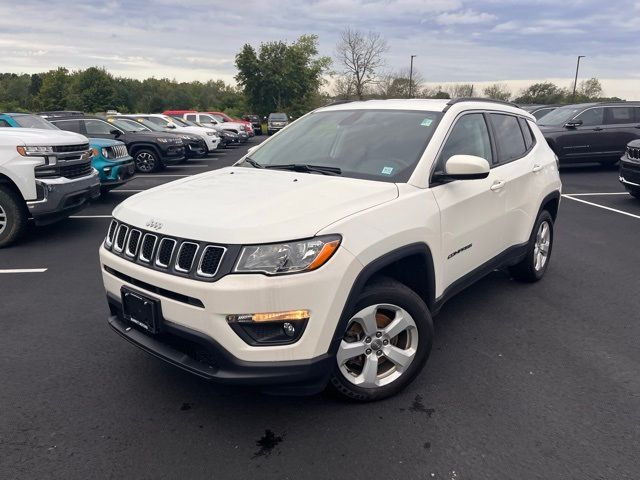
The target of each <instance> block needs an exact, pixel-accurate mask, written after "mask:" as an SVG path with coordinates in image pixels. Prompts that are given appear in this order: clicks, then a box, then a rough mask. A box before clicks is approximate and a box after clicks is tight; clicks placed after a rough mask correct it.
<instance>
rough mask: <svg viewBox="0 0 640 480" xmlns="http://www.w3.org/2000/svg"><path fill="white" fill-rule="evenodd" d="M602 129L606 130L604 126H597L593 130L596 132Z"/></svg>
mask: <svg viewBox="0 0 640 480" xmlns="http://www.w3.org/2000/svg"><path fill="white" fill-rule="evenodd" d="M601 130H604V128H602V127H596V128H594V129H593V131H594V132H599V131H601Z"/></svg>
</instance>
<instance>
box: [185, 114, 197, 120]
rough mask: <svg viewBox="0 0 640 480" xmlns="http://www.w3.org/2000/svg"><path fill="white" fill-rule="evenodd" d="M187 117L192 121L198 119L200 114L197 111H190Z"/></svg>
mask: <svg viewBox="0 0 640 480" xmlns="http://www.w3.org/2000/svg"><path fill="white" fill-rule="evenodd" d="M185 118H186V119H187V120H190V121H192V122H196V121H198V116H197V115H196V114H195V113H189V114H188V115H187V116H186V117H185Z"/></svg>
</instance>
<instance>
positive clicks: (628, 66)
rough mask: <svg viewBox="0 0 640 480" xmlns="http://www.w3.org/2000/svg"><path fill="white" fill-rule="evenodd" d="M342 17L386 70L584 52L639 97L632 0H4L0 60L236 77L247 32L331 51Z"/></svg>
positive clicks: (549, 62) (481, 75) (473, 76)
mask: <svg viewBox="0 0 640 480" xmlns="http://www.w3.org/2000/svg"><path fill="white" fill-rule="evenodd" d="M345 26H352V27H354V28H358V29H362V30H369V29H371V30H375V31H377V32H380V33H381V34H382V35H383V36H384V37H385V38H386V39H387V41H388V43H389V46H390V51H389V53H388V55H387V67H388V68H389V69H400V68H406V67H408V64H409V56H410V55H411V54H415V55H417V58H416V59H415V64H414V65H415V68H416V69H417V70H419V71H420V73H421V74H422V76H423V77H424V78H425V80H427V81H429V82H433V83H441V82H486V81H503V82H507V81H508V83H509V84H510V86H511V87H512V88H513V89H514V90H517V89H518V88H520V87H521V85H524V84H526V82H522V80H533V79H535V80H542V79H556V80H557V81H559V82H565V83H567V82H570V81H571V80H569V79H571V78H572V76H573V73H574V69H575V61H576V56H577V55H586V56H587V58H586V59H584V60H583V63H582V67H581V74H580V77H581V78H587V77H593V76H595V77H598V78H600V79H603V80H604V82H603V83H604V86H605V93H606V94H608V95H618V96H623V97H626V98H628V99H631V98H635V99H640V48H639V42H638V41H639V40H640V0H612V1H603V0H598V1H595V0H594V1H592V0H538V1H524V0H522V1H519V0H474V1H468V0H380V1H378V0H314V1H308V0H280V1H268V0H242V1H219V0H218V1H215V2H214V1H210V0H158V1H144V0H102V1H86V2H73V1H71V0H18V1H8V0H2V1H1V2H0V71H3V72H27V73H33V72H40V71H46V70H49V69H51V68H55V67H57V66H66V67H68V68H71V69H77V68H85V67H89V66H92V65H98V66H104V67H106V68H107V69H108V70H109V71H111V72H112V73H114V74H116V75H122V76H129V77H135V78H145V77H149V76H155V77H169V78H175V79H177V80H185V81H188V80H206V79H210V78H214V79H223V80H225V81H228V82H232V81H233V76H234V75H235V68H234V57H235V54H236V53H237V52H238V51H239V50H240V48H241V47H242V45H243V44H245V43H251V44H252V45H254V46H258V45H259V44H260V42H265V41H271V40H287V41H294V40H295V39H296V38H297V37H298V36H299V35H301V34H305V33H314V34H317V35H318V36H319V39H320V50H321V53H322V54H324V55H329V56H331V55H332V54H333V53H334V51H335V44H336V41H337V37H338V35H339V32H340V30H341V29H342V28H344V27H345ZM334 68H337V66H335V65H334ZM567 86H568V83H567Z"/></svg>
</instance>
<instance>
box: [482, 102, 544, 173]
mask: <svg viewBox="0 0 640 480" xmlns="http://www.w3.org/2000/svg"><path fill="white" fill-rule="evenodd" d="M489 113H490V114H496V115H507V116H509V117H515V118H516V120H517V122H518V127H519V128H520V135H522V142H523V143H524V146H525V148H526V147H527V142H526V140H525V138H524V133H523V131H522V124H521V123H520V119H521V118H522V119H523V120H524V121H525V122H527V126H528V127H529V131H530V132H531V137H532V138H533V143H532V144H531V147H529V148H527V149H526V150H525V151H524V153H523V154H522V155H520V156H519V157H515V158H510V159H509V160H506V161H500V156H499V151H498V156H497V157H496V159H497V162H496V163H494V165H493V167H501V166H503V165H508V164H510V163H512V162H516V161H518V160H522V159H523V158H524V157H526V156H527V155H529V153H531V150H533V149H534V148H535V146H536V136H535V135H534V134H533V131H532V130H531V127H530V126H529V123H528V119H527V118H526V117H524V116H522V115H515V114H513V113H510V112H497V111H491V112H489ZM487 120H488V121H489V122H488V123H489V128H490V130H491V136H492V137H494V136H496V132H495V131H494V129H493V124H492V123H491V121H490V120H491V119H490V118H487ZM496 138H497V137H496ZM496 150H499V149H498V145H497V142H496ZM493 167H492V168H493Z"/></svg>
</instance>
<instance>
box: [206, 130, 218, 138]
mask: <svg viewBox="0 0 640 480" xmlns="http://www.w3.org/2000/svg"><path fill="white" fill-rule="evenodd" d="M215 134H216V132H214V131H211V132H207V135H209V136H210V137H213V136H214V135H215Z"/></svg>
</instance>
